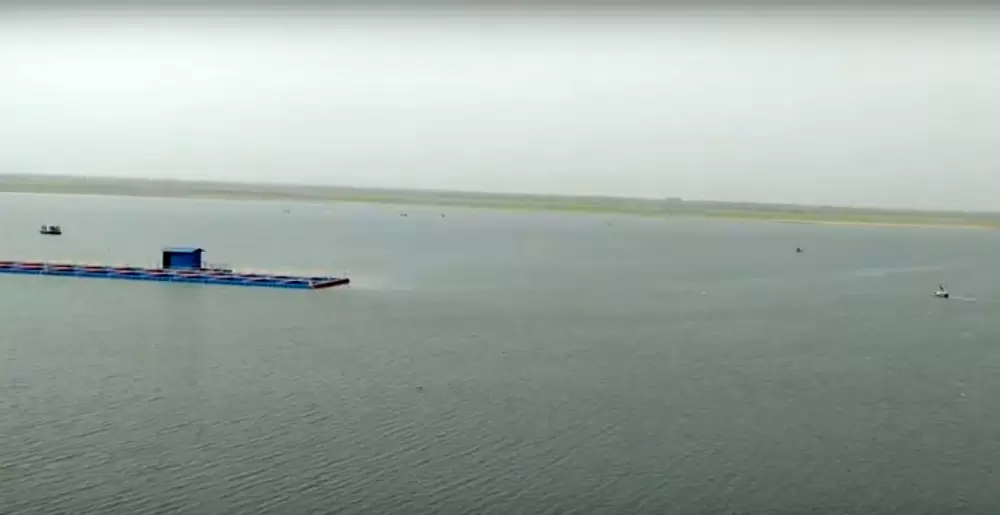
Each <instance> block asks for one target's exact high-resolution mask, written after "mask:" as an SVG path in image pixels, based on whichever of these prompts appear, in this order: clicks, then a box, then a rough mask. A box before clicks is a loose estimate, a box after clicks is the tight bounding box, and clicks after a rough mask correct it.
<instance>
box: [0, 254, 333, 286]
mask: <svg viewBox="0 0 1000 515" xmlns="http://www.w3.org/2000/svg"><path fill="white" fill-rule="evenodd" d="M203 252H205V250H204V249H201V248H196V247H172V248H166V249H163V263H162V266H161V267H160V268H144V267H135V266H109V265H87V264H65V263H52V262H46V261H0V274H20V275H51V276H59V277H84V278H94V279H124V280H130V281H158V282H168V283H190V284H217V285H230V286H257V287H266V288H290V289H297V290H319V289H323V288H332V287H334V286H341V285H345V284H350V282H351V281H350V279H348V278H346V277H329V276H294V275H275V274H263V273H244V272H236V271H234V270H230V269H223V268H205V267H203V266H202V263H201V254H202V253H203Z"/></svg>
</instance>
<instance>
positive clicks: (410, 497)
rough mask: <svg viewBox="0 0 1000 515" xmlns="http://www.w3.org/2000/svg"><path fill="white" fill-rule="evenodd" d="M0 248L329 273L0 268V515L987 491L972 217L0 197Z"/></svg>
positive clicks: (960, 500)
mask: <svg viewBox="0 0 1000 515" xmlns="http://www.w3.org/2000/svg"><path fill="white" fill-rule="evenodd" d="M285 208H288V209H290V212H289V213H287V214H286V213H284V212H283V210H284V209H285ZM404 211H405V212H406V213H407V214H408V216H406V217H403V216H400V213H401V212H404ZM442 214H444V215H445V216H442ZM43 223H53V224H61V225H62V226H63V228H64V230H65V231H66V232H65V234H64V235H63V236H61V237H46V236H41V235H39V234H38V233H37V226H38V225H40V224H43ZM0 241H2V245H0V249H2V256H0V258H2V259H53V260H54V259H67V260H80V261H92V262H112V263H131V264H140V265H152V264H154V263H155V262H156V261H157V259H158V256H157V251H158V250H159V248H160V247H162V246H164V245H199V246H203V247H205V248H206V249H208V253H207V256H206V258H207V259H208V261H210V262H214V263H224V264H229V265H232V266H239V267H254V268H265V269H275V270H282V271H301V272H317V271H325V272H332V273H335V274H339V273H347V274H349V275H350V277H351V279H352V280H353V281H354V284H353V285H352V286H351V287H349V288H344V289H334V290H326V291H320V292H305V291H282V290H270V289H250V288H239V287H222V286H190V285H163V284H155V283H140V282H135V283H133V282H119V281H110V280H87V279H63V278H45V277H17V276H0V388H2V395H0V403H2V405H0V495H2V500H3V503H2V506H3V509H2V512H3V513H5V514H46V515H49V514H56V513H73V514H117V513H128V514H135V513H143V514H156V513H188V514H201V513H205V514H280V515H288V514H299V513H344V514H351V513H365V514H368V513H372V514H386V515H388V514H406V515H417V514H423V513H442V514H464V513H469V514H498V515H511V514H521V513H524V514H544V513H553V514H555V513H581V514H583V513H607V514H616V515H617V514H626V513H629V514H638V513H671V514H725V513H734V514H736V513H738V514H772V513H775V514H786V513H787V514H793V513H796V514H798V513H899V514H907V515H911V514H917V513H935V514H939V513H998V512H1000V491H998V490H997V488H996V485H997V484H998V480H1000V478H997V477H996V475H995V473H994V469H995V468H997V467H998V466H1000V452H998V451H1000V430H998V427H1000V400H998V399H1000V395H998V392H1000V351H998V348H1000V317H998V316H997V313H998V307H1000V303H998V300H1000V273H998V272H997V263H998V262H1000V235H998V234H995V233H992V232H987V231H973V230H960V229H892V228H878V227H869V228H863V227H846V226H809V225H781V224H768V223H732V222H718V221H698V220H654V219H641V218H625V217H609V216H596V215H564V214H538V213H505V212H496V211H471V210H457V209H441V208H413V207H407V208H399V207H391V206H372V205H339V206H308V205H292V204H279V203H248V202H221V201H177V200H142V199H120V198H105V197H57V196H32V195H2V196H0ZM795 247H803V248H804V249H805V252H804V253H803V254H796V253H795V252H794V248H795ZM940 282H944V283H947V284H948V285H949V286H950V288H951V290H952V291H953V294H954V295H955V296H956V297H957V298H956V299H953V300H951V301H942V300H937V299H935V298H934V297H933V296H932V295H931V294H932V292H933V288H934V287H935V286H936V285H937V284H938V283H940Z"/></svg>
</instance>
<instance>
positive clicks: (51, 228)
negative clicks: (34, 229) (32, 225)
mask: <svg viewBox="0 0 1000 515" xmlns="http://www.w3.org/2000/svg"><path fill="white" fill-rule="evenodd" d="M38 232H39V233H40V234H49V235H52V236H58V235H60V234H62V228H61V227H59V226H58V225H43V226H42V228H41V229H39V230H38Z"/></svg>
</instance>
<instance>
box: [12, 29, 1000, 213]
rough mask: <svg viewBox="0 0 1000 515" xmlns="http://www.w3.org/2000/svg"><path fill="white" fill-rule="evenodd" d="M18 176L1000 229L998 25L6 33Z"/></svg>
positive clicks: (15, 159) (37, 31)
mask: <svg viewBox="0 0 1000 515" xmlns="http://www.w3.org/2000/svg"><path fill="white" fill-rule="evenodd" d="M0 173H44V174H89V175H113V176H129V177H136V176H138V177H173V178H196V179H213V180H217V179H222V180H238V181H277V182H304V183H324V184H342V185H355V186H387V187H423V188H446V189H458V190H485V191H514V192H545V193H567V194H602V195H626V196H647V197H660V196H680V197H684V198H691V199H694V198H701V199H717V200H750V201H780V202H799V203H821V204H845V205H879V206H887V207H891V206H913V207H941V208H965V209H990V210H996V209H1000V17H996V16H993V15H991V13H989V12H981V13H964V14H963V13H961V12H959V13H952V14H950V15H945V14H943V13H942V12H938V13H933V12H929V13H918V12H915V11H912V10H911V11H910V12H909V13H908V14H907V15H906V16H903V15H902V14H900V13H899V12H897V13H892V12H890V11H885V12H881V13H874V12H872V11H857V12H840V13H824V12H819V11H815V10H813V11H805V12H802V13H799V14H789V13H784V14H782V13H780V12H769V13H764V14H756V15H748V14H740V13H736V12H725V13H724V12H705V13H699V12H694V11H676V10H675V11H664V12H659V13H652V12H650V13H645V14H643V13H632V14H618V15H613V14H611V13H604V14H592V15H588V16H572V15H569V14H565V13H563V14H560V13H548V14H546V15H541V14H538V13H535V14H532V13H531V12H524V13H514V12H508V13H505V14H503V13H497V12H494V13H479V14H477V15H475V16H473V15H460V14H445V13H443V12H433V13H427V14H425V15H423V16H414V15H410V14H406V13H402V12H399V13H395V14H393V15H390V12H389V11H383V12H381V13H380V14H365V13H345V12H340V11H337V12H334V11H329V12H301V13H299V14H295V13H278V12H274V11H272V12H269V13H267V14H262V15H257V16H251V15H249V14H246V13H242V14H240V15H238V16H237V15H234V14H232V13H229V14H227V13H217V14H215V15H209V14H208V13H206V12H199V13H195V14H191V15H180V14H178V13H176V12H175V13H162V12H152V11H147V12H132V13H118V14H113V15H112V14H101V13H91V14H89V15H87V16H83V17H80V16H79V15H74V16H70V15H67V14H63V15H59V13H58V12H56V11H48V12H36V13H28V14H25V13H21V14H17V13H15V12H13V11H11V12H5V13H0Z"/></svg>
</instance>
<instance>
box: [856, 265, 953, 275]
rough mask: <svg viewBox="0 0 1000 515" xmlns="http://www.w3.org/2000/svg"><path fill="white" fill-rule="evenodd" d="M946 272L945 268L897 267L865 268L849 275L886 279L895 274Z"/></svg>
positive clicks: (937, 266)
mask: <svg viewBox="0 0 1000 515" xmlns="http://www.w3.org/2000/svg"><path fill="white" fill-rule="evenodd" d="M939 270H944V267H943V266H939V265H934V266H907V267H895V268H864V269H861V270H855V271H853V272H850V273H849V274H848V275H851V276H853V277H884V276H886V275H894V274H913V273H919V272H934V271H939Z"/></svg>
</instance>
